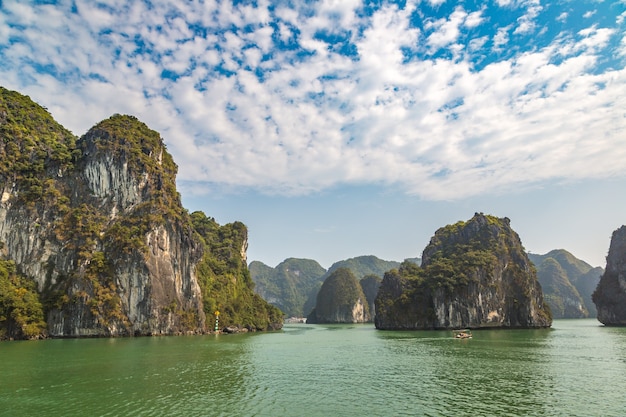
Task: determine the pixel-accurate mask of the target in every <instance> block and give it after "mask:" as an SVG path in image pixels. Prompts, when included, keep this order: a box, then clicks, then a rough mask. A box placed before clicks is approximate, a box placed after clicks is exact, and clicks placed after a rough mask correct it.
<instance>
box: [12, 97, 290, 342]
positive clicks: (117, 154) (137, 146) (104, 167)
mask: <svg viewBox="0 0 626 417" xmlns="http://www.w3.org/2000/svg"><path fill="white" fill-rule="evenodd" d="M0 160H1V161H2V164H0V196H1V199H0V339H6V338H14V339H28V338H38V337H46V336H52V337H84V336H90V337H93V336H132V335H158V334H183V333H204V332H207V331H212V330H214V329H215V326H216V325H218V326H219V329H222V328H229V329H231V330H233V329H246V330H267V329H279V328H281V327H282V323H283V317H282V312H281V311H280V310H279V309H278V308H276V307H275V306H273V305H271V304H269V303H267V302H266V301H265V300H263V299H262V298H261V297H260V296H258V295H257V294H255V293H254V291H253V289H252V287H253V283H252V280H251V278H250V273H249V270H248V268H247V260H246V249H247V229H246V227H245V225H244V224H243V223H240V222H235V223H232V224H227V225H223V226H222V225H219V224H217V223H216V222H215V220H214V219H213V218H210V217H207V216H206V215H205V214H204V213H202V212H194V213H191V214H189V213H188V212H187V210H185V209H184V208H183V207H182V205H181V201H180V195H179V194H178V192H177V190H176V183H175V181H176V173H177V166H176V164H175V163H174V161H173V159H172V157H171V155H170V154H169V153H168V152H167V150H166V148H165V145H164V143H163V141H162V139H161V137H160V135H159V134H158V133H157V132H155V131H153V130H151V129H149V128H148V127H147V126H146V125H145V124H143V123H142V122H140V121H139V120H137V119H136V118H134V117H132V116H121V115H114V116H112V117H111V118H109V119H106V120H103V121H102V122H100V123H98V124H96V125H95V126H94V127H92V128H91V129H90V130H89V131H88V132H87V133H86V134H85V135H83V136H82V137H80V138H77V137H75V136H74V135H73V134H72V133H71V132H69V131H68V130H67V129H65V128H64V127H63V126H61V125H59V124H58V123H57V122H56V121H55V120H54V119H53V118H52V116H51V115H50V114H49V113H48V112H47V111H46V109H44V108H43V107H41V106H39V105H38V104H36V103H34V102H33V101H31V100H30V98H28V97H26V96H23V95H21V94H19V93H17V92H14V91H9V90H7V89H5V88H1V87H0ZM217 312H219V314H216V313H217ZM216 317H219V323H216Z"/></svg>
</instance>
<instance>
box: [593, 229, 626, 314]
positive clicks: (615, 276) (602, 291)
mask: <svg viewBox="0 0 626 417" xmlns="http://www.w3.org/2000/svg"><path fill="white" fill-rule="evenodd" d="M592 298H593V302H594V303H595V305H596V308H597V310H598V320H599V321H600V322H601V323H603V324H605V325H607V326H626V226H622V227H620V228H619V229H617V230H615V231H614V232H613V236H612V237H611V246H610V247H609V254H608V256H607V257H606V268H605V270H604V274H603V275H602V277H601V278H600V282H599V283H598V286H597V288H596V290H595V292H594V293H593V297H592Z"/></svg>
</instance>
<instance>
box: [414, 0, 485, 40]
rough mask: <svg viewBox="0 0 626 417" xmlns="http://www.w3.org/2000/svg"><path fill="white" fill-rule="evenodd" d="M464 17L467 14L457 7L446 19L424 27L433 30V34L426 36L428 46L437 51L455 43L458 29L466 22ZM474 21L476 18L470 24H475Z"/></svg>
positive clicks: (459, 32) (458, 32)
mask: <svg viewBox="0 0 626 417" xmlns="http://www.w3.org/2000/svg"><path fill="white" fill-rule="evenodd" d="M466 17H467V12H465V10H463V8H462V7H457V8H456V9H455V10H454V12H452V14H451V15H450V17H449V18H448V19H445V18H444V19H439V20H437V21H434V22H430V23H429V24H428V25H426V27H427V28H428V29H434V32H433V33H432V34H430V35H429V36H428V40H427V42H428V44H429V45H430V46H431V47H432V48H435V49H439V48H443V47H445V46H447V45H450V44H452V43H454V42H456V40H457V39H458V37H459V35H460V34H461V31H460V29H459V27H460V26H461V25H463V23H464V22H465V21H466ZM476 20H477V18H476V17H473V18H472V21H471V22H470V24H473V23H475V22H476ZM476 24H478V23H476Z"/></svg>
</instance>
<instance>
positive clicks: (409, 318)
mask: <svg viewBox="0 0 626 417" xmlns="http://www.w3.org/2000/svg"><path fill="white" fill-rule="evenodd" d="M375 324H376V328H377V329H382V330H425V329H464V328H470V329H478V328H545V327H550V326H551V324H552V315H551V312H550V309H549V307H548V306H547V304H546V303H545V302H544V298H543V293H542V290H541V286H540V284H539V282H538V280H537V274H536V272H535V268H534V266H533V264H532V263H531V262H530V260H529V259H528V255H527V254H526V252H525V251H524V248H523V247H522V243H521V241H520V238H519V236H518V235H517V233H515V232H514V231H513V230H512V229H511V226H510V221H509V219H508V218H506V217H505V218H497V217H494V216H490V215H484V214H482V213H476V214H475V215H474V217H472V218H471V219H470V220H468V221H466V222H464V221H460V222H457V223H455V224H452V225H448V226H445V227H442V228H440V229H439V230H437V231H436V232H435V235H434V236H433V237H432V238H431V240H430V243H429V244H428V246H427V247H426V248H425V249H424V252H423V254H422V265H421V267H420V266H418V265H416V264H414V263H411V262H404V263H403V264H402V265H401V266H400V268H398V269H397V270H391V271H389V272H388V273H386V274H385V277H384V278H383V281H382V284H381V287H380V290H379V292H378V296H377V298H376V318H375Z"/></svg>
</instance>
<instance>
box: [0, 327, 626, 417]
mask: <svg viewBox="0 0 626 417" xmlns="http://www.w3.org/2000/svg"><path fill="white" fill-rule="evenodd" d="M0 358H2V359H1V371H0V372H1V373H0V415H3V416H4V415H6V416H20V415H24V416H30V415H38V416H42V415H55V416H72V415H75V416H96V415H106V416H161V415H168V416H170V415H171V416H176V415H179V416H272V417H274V416H359V415H366V416H522V415H524V416H526V415H536V416H624V415H626V328H607V327H603V326H601V325H600V324H599V323H598V322H597V321H595V320H560V321H555V323H554V325H553V328H552V329H550V330H512V331H504V330H499V331H476V332H474V337H473V338H472V339H470V340H455V339H453V338H452V337H451V333H450V332H382V331H377V330H375V329H374V328H373V326H372V325H343V326H342V325H334V326H323V325H306V324H299V325H287V326H286V327H285V328H284V330H283V331H282V332H278V333H265V334H261V333H259V334H247V335H219V336H215V335H213V336H189V337H155V338H132V339H81V340H46V341H35V342H7V343H0Z"/></svg>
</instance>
